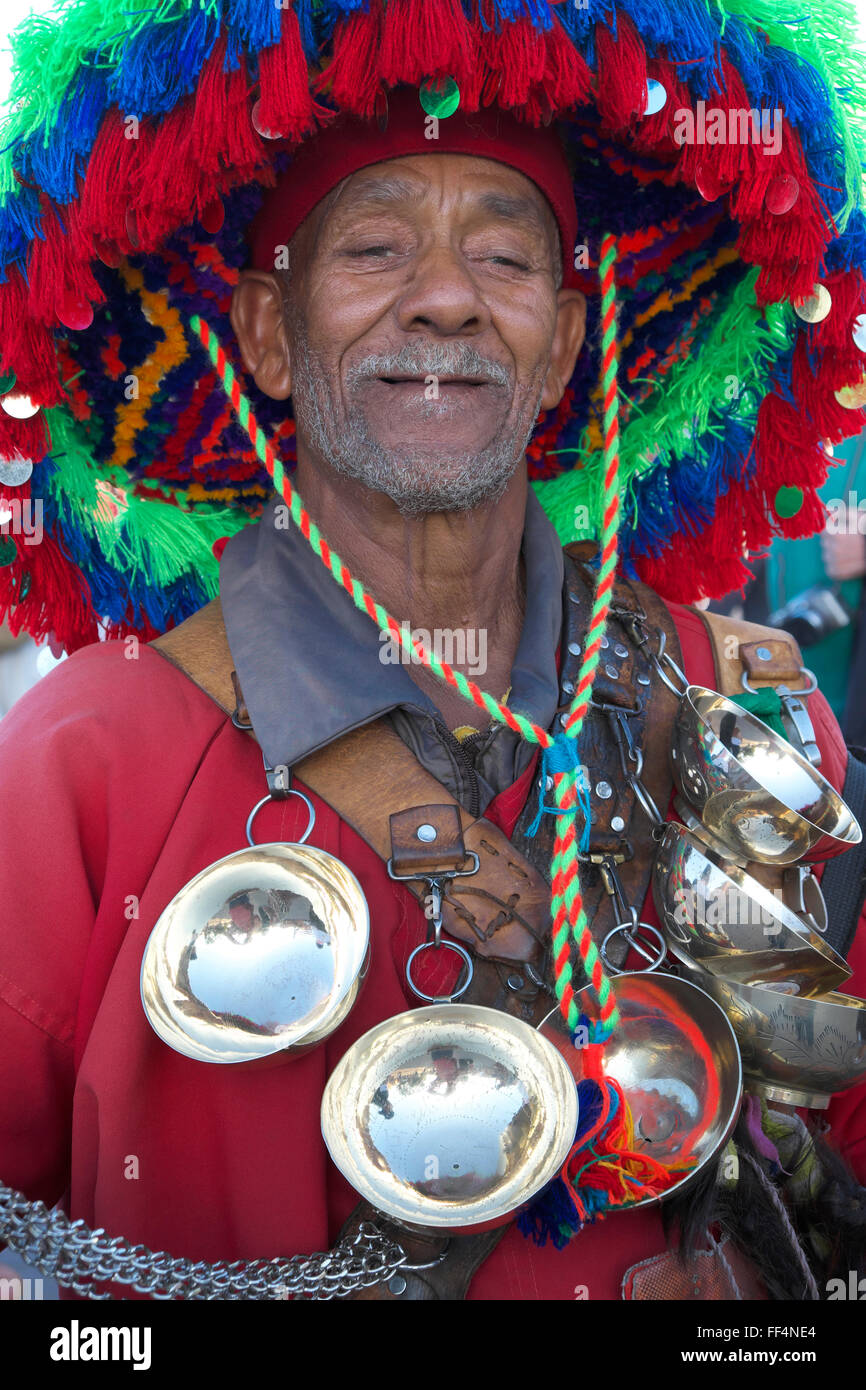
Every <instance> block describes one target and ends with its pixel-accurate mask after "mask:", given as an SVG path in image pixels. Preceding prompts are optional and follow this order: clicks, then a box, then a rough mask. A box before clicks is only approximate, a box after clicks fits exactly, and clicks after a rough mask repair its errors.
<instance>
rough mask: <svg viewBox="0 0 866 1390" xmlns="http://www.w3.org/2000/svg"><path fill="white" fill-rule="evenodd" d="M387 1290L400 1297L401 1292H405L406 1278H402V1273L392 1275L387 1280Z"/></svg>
mask: <svg viewBox="0 0 866 1390" xmlns="http://www.w3.org/2000/svg"><path fill="white" fill-rule="evenodd" d="M388 1291H389V1292H390V1293H393V1294H396V1296H397V1297H398V1298H399V1297H400V1294H401V1293H405V1292H406V1280H405V1279H404V1278H403V1275H402V1274H394V1275H392V1277H391V1278H390V1279H389V1280H388Z"/></svg>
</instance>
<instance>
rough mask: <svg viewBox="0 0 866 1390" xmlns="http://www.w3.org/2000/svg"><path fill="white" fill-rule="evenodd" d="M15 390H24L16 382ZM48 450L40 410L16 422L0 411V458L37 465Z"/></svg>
mask: <svg viewBox="0 0 866 1390" xmlns="http://www.w3.org/2000/svg"><path fill="white" fill-rule="evenodd" d="M15 389H16V391H18V390H21V391H23V390H24V388H23V386H19V384H18V383H17V382H16V385H15ZM48 449H49V436H48V426H47V425H46V422H45V416H44V414H43V412H42V411H41V410H40V411H37V413H36V414H35V415H31V416H29V417H28V419H26V420H16V419H15V417H14V416H12V415H7V414H6V411H5V410H0V458H14V457H15V456H16V455H17V456H18V457H20V458H24V459H32V460H33V462H34V463H38V462H39V460H40V459H44V457H45V455H46V454H47V453H48Z"/></svg>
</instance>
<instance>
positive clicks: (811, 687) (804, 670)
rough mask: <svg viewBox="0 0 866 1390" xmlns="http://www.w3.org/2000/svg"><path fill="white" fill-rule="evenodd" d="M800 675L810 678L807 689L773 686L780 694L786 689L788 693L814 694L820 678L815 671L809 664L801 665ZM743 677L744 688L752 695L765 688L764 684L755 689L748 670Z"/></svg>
mask: <svg viewBox="0 0 866 1390" xmlns="http://www.w3.org/2000/svg"><path fill="white" fill-rule="evenodd" d="M800 675H801V676H806V677H807V678H808V681H809V684H808V685H807V686H806V689H805V690H791V688H790V686H784V685H778V686H775V687H773V688H774V689H776V690H778V691H779V693H780V694H781V692H782V691H783V690H784V691H787V693H788V694H789V695H814V694H815V691H816V690H817V689H818V680H817V677H816V676H815V672H814V671H810V670H809V668H808V666H801V667H800ZM742 679H743V689H744V690H746V691H748V693H749V694H750V695H757V694H759V692H760V691H761V690H763V689H765V687H764V686H762V685H760V686H758V688H757V689H755V687H754V686H753V685H752V683H751V681H750V680H749V673H748V671H744V672H743V678H742Z"/></svg>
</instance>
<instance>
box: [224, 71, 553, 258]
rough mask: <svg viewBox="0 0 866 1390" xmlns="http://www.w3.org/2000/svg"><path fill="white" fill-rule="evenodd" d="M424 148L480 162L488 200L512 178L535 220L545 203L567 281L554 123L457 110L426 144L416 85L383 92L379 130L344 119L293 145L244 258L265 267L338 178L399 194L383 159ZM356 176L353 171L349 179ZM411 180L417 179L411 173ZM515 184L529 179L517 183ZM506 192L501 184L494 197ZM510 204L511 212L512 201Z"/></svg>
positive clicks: (415, 154) (414, 154) (416, 154)
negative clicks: (387, 96)
mask: <svg viewBox="0 0 866 1390" xmlns="http://www.w3.org/2000/svg"><path fill="white" fill-rule="evenodd" d="M433 155H462V156H464V157H470V158H473V159H474V160H476V162H477V165H478V167H479V168H487V170H488V176H487V184H488V185H489V186H486V187H485V189H484V192H485V193H487V194H489V195H490V196H491V198H492V197H493V196H494V195H495V194H496V193H497V191H500V190H498V184H501V183H503V182H504V183H506V184H509V185H511V184H513V185H515V186H516V188H515V191H514V196H521V195H522V197H523V198H524V199H528V200H529V203H530V204H532V209H533V210H532V211H531V212H529V215H530V216H532V215H534V216H535V217H536V218H538V219H539V222H540V225H543V220H544V217H545V204H546V205H547V207H548V208H549V210H550V213H551V215H552V217H553V219H554V222H555V223H556V225H557V227H558V229H559V234H560V241H561V247H562V259H563V274H564V277H565V283H566V284H570V283H571V276H572V274H573V247H574V243H575V240H576V236H577V209H576V205H575V200H574V189H573V185H572V178H571V172H570V170H569V167H568V161H567V159H566V155H565V150H564V147H563V144H562V141H561V138H560V136H559V133H558V131H557V129H556V127H554V126H550V127H539V128H537V129H536V128H535V127H532V126H529V125H527V124H526V123H525V122H523V121H520V120H518V119H517V117H515V116H513V115H511V114H510V113H509V112H506V111H502V110H500V109H498V108H495V109H491V110H485V111H482V112H475V113H470V114H461V113H460V112H457V113H456V114H455V115H454V116H452V117H450V118H449V119H448V120H447V121H442V122H441V123H440V126H439V131H438V135H437V139H436V140H435V141H432V140H431V139H429V137H428V133H427V130H426V126H425V121H424V119H423V112H421V110H420V108H419V106H418V96H417V92H413V91H411V90H409V89H400V90H398V91H397V92H395V93H393V94H392V96H391V100H390V105H389V115H388V121H387V125H386V126H385V127H384V128H382V127H380V125H379V124H378V123H377V122H375V121H364V120H359V119H357V118H354V117H352V118H346V119H342V120H339V121H336V122H334V123H333V125H331V126H328V127H327V128H326V129H325V130H322V131H320V132H319V133H318V134H317V135H315V136H313V137H311V138H310V139H308V140H307V141H306V142H305V143H304V144H303V145H302V146H301V147H300V149H299V150H298V152H297V153H296V154H295V156H294V157H293V159H292V162H291V164H290V165H289V166H288V168H287V169H286V170H284V172H283V173H282V174H280V175H279V176H278V177H277V180H276V184H275V186H274V187H273V188H271V189H269V190H268V191H267V193H266V194H265V197H264V199H263V202H262V206H261V208H260V211H259V213H258V215H257V216H256V218H255V219H254V221H253V223H252V225H251V227H250V229H249V234H248V243H249V246H250V264H251V265H252V266H255V267H257V268H258V269H262V270H273V268H274V264H275V260H276V259H277V258H278V256H279V254H280V252H281V251H282V250H283V248H285V247H287V246H288V244H289V242H290V241H291V239H292V237H293V236H294V234H295V232H296V231H297V230H298V228H299V227H300V226H301V225H302V223H303V222H304V221H305V220H306V219H307V218H308V217H309V216H310V214H311V213H312V212H313V210H314V209H316V208H317V207H319V205H320V204H322V203H323V201H324V200H326V199H329V197H330V196H331V195H333V194H334V193H335V190H337V189H338V188H339V187H340V186H341V185H343V184H344V182H345V181H347V180H349V181H351V184H352V186H353V190H354V186H355V184H356V183H357V185H358V187H359V193H358V195H357V196H360V189H361V188H366V189H367V196H368V197H370V196H373V191H372V189H371V188H370V184H371V183H377V184H378V185H379V188H380V190H381V196H382V197H383V199H387V198H389V197H390V198H391V199H392V200H393V199H394V198H396V197H398V196H403V197H405V190H404V191H403V193H402V194H400V193H398V191H397V189H396V188H395V184H394V173H393V171H392V170H390V169H389V168H388V167H387V166H388V165H389V164H391V163H392V162H393V161H395V160H402V161H404V162H405V161H406V160H410V159H411V160H412V163H413V164H414V165H417V164H418V160H419V158H420V157H421V156H425V157H426V156H433ZM362 174H363V175H364V177H363V178H360V177H359V178H358V179H357V180H356V179H355V178H354V176H355V175H359V176H360V175H362ZM421 182H423V179H419V183H421ZM524 182H527V183H528V184H530V185H531V186H530V187H529V188H526V187H525V186H524ZM479 191H481V190H479ZM508 191H509V190H508V189H503V190H501V192H502V195H503V197H504V196H505V195H506V193H507V192H508ZM342 196H343V193H342V192H341V194H340V197H341V198H342ZM353 196H355V194H354V191H353ZM491 206H493V204H491ZM499 206H500V211H499V212H498V213H497V214H495V215H499V216H507V215H508V206H507V204H505V203H501V204H500V205H499ZM513 210H514V211H515V212H518V213H519V211H520V209H519V208H516V207H513ZM524 211H527V209H524ZM320 215H321V214H320Z"/></svg>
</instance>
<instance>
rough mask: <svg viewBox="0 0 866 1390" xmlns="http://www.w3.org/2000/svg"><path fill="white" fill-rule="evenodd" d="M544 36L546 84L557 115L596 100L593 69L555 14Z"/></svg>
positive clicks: (545, 88)
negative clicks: (551, 25) (593, 93)
mask: <svg viewBox="0 0 866 1390" xmlns="http://www.w3.org/2000/svg"><path fill="white" fill-rule="evenodd" d="M543 38H544V75H543V77H542V85H543V88H544V92H545V95H546V96H547V98H548V100H549V101H550V105H551V107H552V108H553V111H554V113H555V114H559V113H560V112H562V111H569V110H572V109H573V108H575V107H577V106H586V105H588V104H589V103H590V102H591V101H592V81H593V79H592V71H591V69H590V68H589V67H588V65H587V63H586V62H585V61H584V59H583V57H582V56H581V54H580V53H578V51H577V49H576V48H575V47H574V44H573V43H572V42H571V39H570V38H569V37H568V35H567V34H566V33H565V32H564V30H563V29H562V27H561V25H560V23H559V20H558V19H557V18H556V16H554V20H553V27H552V28H551V29H548V30H546V32H545V33H544V35H543Z"/></svg>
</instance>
